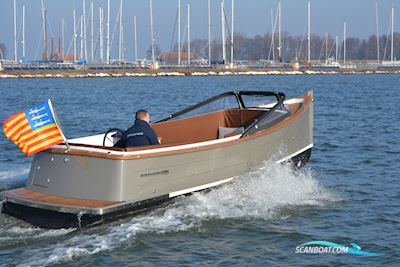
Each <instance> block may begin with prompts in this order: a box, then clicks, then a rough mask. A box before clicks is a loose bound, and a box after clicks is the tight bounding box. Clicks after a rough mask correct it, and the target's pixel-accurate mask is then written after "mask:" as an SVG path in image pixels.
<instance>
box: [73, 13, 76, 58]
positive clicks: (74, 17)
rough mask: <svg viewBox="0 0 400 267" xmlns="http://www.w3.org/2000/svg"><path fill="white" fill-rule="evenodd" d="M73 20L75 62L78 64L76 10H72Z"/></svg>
mask: <svg viewBox="0 0 400 267" xmlns="http://www.w3.org/2000/svg"><path fill="white" fill-rule="evenodd" d="M72 15H73V20H74V36H73V37H72V39H73V41H74V62H76V36H77V35H76V14H75V9H74V10H72Z"/></svg>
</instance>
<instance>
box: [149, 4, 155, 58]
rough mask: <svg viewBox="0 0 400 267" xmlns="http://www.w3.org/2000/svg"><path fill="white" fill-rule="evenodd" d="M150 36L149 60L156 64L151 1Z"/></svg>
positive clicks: (151, 5)
mask: <svg viewBox="0 0 400 267" xmlns="http://www.w3.org/2000/svg"><path fill="white" fill-rule="evenodd" d="M150 34H151V60H152V62H153V65H154V64H155V63H156V59H155V51H154V28H153V0H150Z"/></svg>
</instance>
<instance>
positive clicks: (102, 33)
mask: <svg viewBox="0 0 400 267" xmlns="http://www.w3.org/2000/svg"><path fill="white" fill-rule="evenodd" d="M99 26H100V29H99V30H100V33H99V35H100V61H101V63H104V14H103V8H102V7H99Z"/></svg>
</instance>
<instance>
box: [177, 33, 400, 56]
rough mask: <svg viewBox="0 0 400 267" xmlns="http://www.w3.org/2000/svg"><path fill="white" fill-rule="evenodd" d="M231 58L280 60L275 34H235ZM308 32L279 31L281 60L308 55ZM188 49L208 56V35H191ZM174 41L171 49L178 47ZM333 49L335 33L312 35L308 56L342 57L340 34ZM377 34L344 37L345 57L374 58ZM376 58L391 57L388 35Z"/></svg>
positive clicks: (215, 49)
mask: <svg viewBox="0 0 400 267" xmlns="http://www.w3.org/2000/svg"><path fill="white" fill-rule="evenodd" d="M233 39H234V41H233V47H234V59H235V60H236V61H237V60H260V59H267V60H272V59H275V60H279V58H278V45H279V44H278V42H279V41H278V35H277V34H276V35H275V36H273V35H272V34H271V33H267V34H265V35H256V36H254V37H246V35H244V34H241V33H237V34H235V35H234V38H233ZM393 40H394V49H393V54H394V59H400V33H394V38H393ZM307 43H308V40H307V36H292V35H290V34H289V33H287V32H284V33H282V48H281V49H282V61H293V60H296V59H297V60H298V61H306V60H307V55H308V47H307V46H308V45H307ZM230 44H231V41H230V39H227V41H226V48H227V49H226V53H227V59H228V61H229V59H230ZM190 46H191V51H192V52H195V53H196V54H198V55H199V56H201V57H203V58H205V59H208V39H193V40H192V41H191V42H190ZM177 47H178V46H177V44H175V46H174V49H175V51H177ZM337 47H338V48H337V50H336V38H335V37H334V36H329V35H328V36H319V35H316V34H313V35H312V36H311V60H325V58H326V55H328V58H334V59H336V53H337V57H338V60H342V59H343V57H344V42H343V38H342V39H339V41H338V46H337ZM377 47H378V45H377V38H376V35H371V36H369V37H367V38H358V37H348V38H346V59H348V60H377V58H378V53H377ZM379 48H380V49H379V58H380V60H390V58H391V36H390V35H381V36H380V37H379ZM182 51H187V44H183V46H182ZM221 59H222V42H221V41H220V40H213V41H212V42H211V60H213V61H218V60H221Z"/></svg>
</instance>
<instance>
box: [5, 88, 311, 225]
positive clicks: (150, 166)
mask: <svg viewBox="0 0 400 267" xmlns="http://www.w3.org/2000/svg"><path fill="white" fill-rule="evenodd" d="M304 99H305V102H304V105H303V106H302V110H300V111H297V112H296V113H295V114H294V115H293V116H291V117H290V118H288V119H286V120H285V121H283V122H281V123H278V124H277V125H274V126H272V127H271V128H268V129H266V130H264V131H260V132H258V133H255V134H252V135H249V136H245V137H242V138H240V139H234V138H233V139H229V138H227V139H226V140H227V141H221V142H214V143H212V142H211V143H204V144H203V145H201V144H199V145H196V144H192V145H190V146H182V147H181V149H178V148H179V147H177V149H175V150H174V149H171V150H168V151H167V152H165V149H164V150H163V149H159V150H154V151H157V152H152V150H148V153H135V152H132V153H125V152H115V153H114V152H113V153H114V154H112V153H111V152H107V153H106V152H104V151H103V150H101V149H100V150H99V149H92V148H85V147H79V146H71V149H70V150H69V151H65V149H64V148H62V147H61V148H56V149H53V150H48V151H45V152H41V153H39V154H37V155H35V157H34V159H33V162H32V167H31V170H30V173H29V178H28V181H27V183H26V187H25V189H24V190H26V192H28V193H29V192H30V193H29V194H30V195H33V196H34V197H32V196H31V197H27V196H25V195H23V194H16V192H14V191H15V190H14V191H13V190H11V191H5V192H2V193H1V194H0V197H1V198H2V199H4V200H5V202H4V203H3V212H4V213H7V214H10V215H12V216H14V217H17V218H20V219H23V220H25V221H28V222H30V223H32V224H34V225H37V226H40V227H44V228H69V227H81V226H85V225H92V224H96V223H101V222H104V221H107V220H110V219H116V218H120V217H121V216H125V215H126V214H131V213H135V212H140V211H143V210H146V209H148V208H150V207H152V206H155V205H159V204H160V203H163V202H165V201H168V200H170V199H172V198H174V197H176V196H179V195H185V194H189V193H192V192H196V191H201V190H204V189H209V188H212V187H215V186H218V185H221V184H224V183H228V182H230V181H231V180H232V179H234V178H235V177H237V176H239V175H240V174H242V173H245V172H248V171H252V170H256V169H258V168H260V167H262V166H263V164H264V163H263V162H264V161H267V160H273V161H276V162H279V163H282V162H286V161H291V162H292V163H293V164H294V166H296V167H301V166H303V165H304V164H306V163H307V162H308V160H309V158H310V154H311V149H312V147H313V103H312V93H309V94H308V95H307V96H305V97H304ZM82 151H84V152H82ZM99 154H101V155H100V156H99ZM35 196H39V197H36V198H35ZM47 196H52V197H53V198H51V197H47ZM56 197H58V198H60V199H61V200H57V201H53V202H52V200H51V199H55V198H56ZM49 199H50V200H49ZM80 199H82V200H87V201H92V202H96V201H97V202H100V201H103V202H107V203H106V204H104V205H103V204H102V205H87V204H85V203H86V202H84V201H83V202H82V203H83V204H82V205H77V204H76V203H77V201H78V200H80ZM89 204H90V203H89ZM56 213H57V215H55V214H56ZM38 214H39V215H40V216H38ZM53 221H54V222H53Z"/></svg>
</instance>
